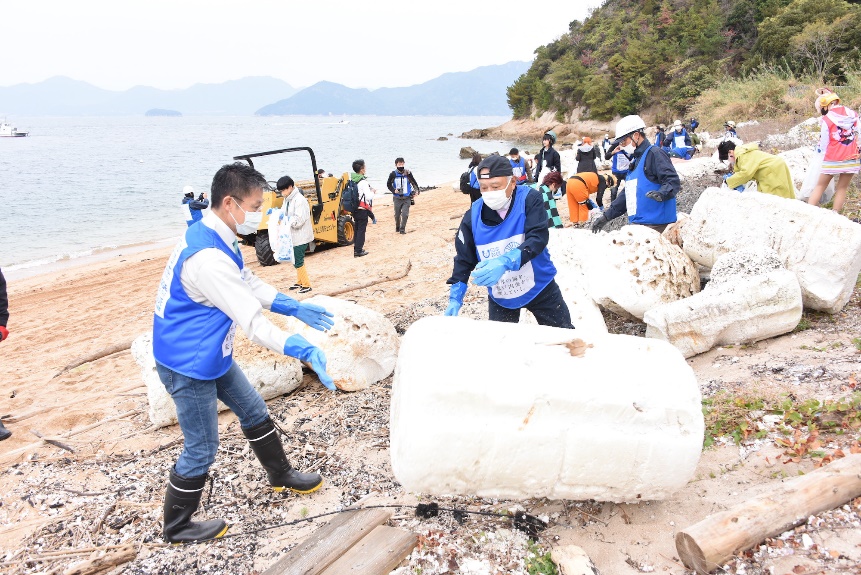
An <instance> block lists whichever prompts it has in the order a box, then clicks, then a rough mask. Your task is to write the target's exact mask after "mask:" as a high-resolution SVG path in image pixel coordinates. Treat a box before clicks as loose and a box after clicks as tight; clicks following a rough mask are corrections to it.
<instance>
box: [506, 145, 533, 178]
mask: <svg viewBox="0 0 861 575" xmlns="http://www.w3.org/2000/svg"><path fill="white" fill-rule="evenodd" d="M508 162H509V163H510V164H511V170H512V171H513V173H514V181H515V182H516V183H517V185H518V186H519V185H520V184H525V183H526V182H527V180H528V179H529V170H527V169H526V160H525V159H524V158H522V157H520V150H518V149H517V148H511V150H510V151H509V152H508Z"/></svg>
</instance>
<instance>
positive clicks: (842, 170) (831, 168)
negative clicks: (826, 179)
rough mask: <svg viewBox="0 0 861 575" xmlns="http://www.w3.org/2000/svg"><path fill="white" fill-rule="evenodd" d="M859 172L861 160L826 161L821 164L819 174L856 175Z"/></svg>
mask: <svg viewBox="0 0 861 575" xmlns="http://www.w3.org/2000/svg"><path fill="white" fill-rule="evenodd" d="M859 171H861V159H855V160H842V161H836V162H835V161H828V160H824V161H823V162H822V170H821V171H820V172H819V173H820V174H826V175H837V174H857V173H858V172H859Z"/></svg>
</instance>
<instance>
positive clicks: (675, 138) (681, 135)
mask: <svg viewBox="0 0 861 575" xmlns="http://www.w3.org/2000/svg"><path fill="white" fill-rule="evenodd" d="M687 138H688V131H687V130H685V129H684V128H682V131H681V132H676V131H675V130H673V131H672V133H671V135H670V141H671V142H672V144H671V146H670V147H672V148H678V149H680V150H684V149H685V148H687V147H688V145H687V143H686V140H687Z"/></svg>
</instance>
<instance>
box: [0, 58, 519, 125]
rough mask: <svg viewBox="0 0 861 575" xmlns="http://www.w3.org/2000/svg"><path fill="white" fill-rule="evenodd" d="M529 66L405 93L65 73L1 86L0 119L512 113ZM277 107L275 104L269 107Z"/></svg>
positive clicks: (263, 81) (462, 76) (488, 69)
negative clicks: (517, 85)
mask: <svg viewBox="0 0 861 575" xmlns="http://www.w3.org/2000/svg"><path fill="white" fill-rule="evenodd" d="M529 65H530V63H529V62H509V63H507V64H501V65H497V66H483V67H481V68H476V69H475V70H472V71H470V72H454V73H449V74H443V75H442V76H439V77H438V78H434V79H433V80H429V81H427V82H425V83H423V84H417V85H415V86H409V87H406V88H379V89H376V90H368V89H365V88H348V87H347V86H344V85H341V84H335V83H332V82H318V83H316V84H314V85H313V86H310V87H308V88H305V89H304V90H300V91H297V90H296V88H293V87H292V86H290V84H288V83H286V82H284V81H283V80H278V79H275V78H271V77H268V76H263V77H249V78H242V79H240V80H231V81H229V82H223V83H221V84H195V85H194V86H191V87H189V88H185V89H183V90H159V89H157V88H150V87H147V86H135V87H134V88H130V89H128V90H125V91H122V92H120V91H113V90H104V89H102V88H97V87H96V86H93V85H92V84H88V83H87V82H82V81H80V80H73V79H71V78H66V77H63V76H56V77H54V78H49V79H48V80H45V81H43V82H38V83H35V84H17V85H15V86H8V87H0V114H10V115H16V116H120V115H123V116H128V115H132V116H138V115H143V114H145V113H146V112H147V111H149V110H153V109H161V110H171V111H176V112H179V113H180V114H182V115H183V116H194V115H198V116H199V115H239V116H244V115H251V114H257V115H261V116H277V115H291V114H300V115H317V114H323V115H326V114H373V115H379V116H409V115H442V116H457V115H499V116H507V115H508V114H510V110H509V109H508V103H507V99H506V88H507V87H508V86H510V85H511V84H512V83H514V81H515V80H517V79H518V78H519V77H520V76H521V75H522V74H524V73H525V72H526V71H527V70H528V69H529ZM272 102H274V103H272Z"/></svg>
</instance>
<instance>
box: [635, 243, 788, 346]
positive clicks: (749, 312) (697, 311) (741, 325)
mask: <svg viewBox="0 0 861 575" xmlns="http://www.w3.org/2000/svg"><path fill="white" fill-rule="evenodd" d="M802 311H803V307H802V304H801V287H799V285H798V280H797V279H796V277H795V274H793V273H792V272H790V271H787V270H786V269H784V268H783V266H782V265H781V264H780V260H779V259H778V256H777V253H775V252H774V250H771V249H765V250H761V251H754V250H750V249H748V250H741V251H738V252H732V253H729V254H726V255H724V256H722V257H721V258H720V259H718V261H717V262H716V263H715V267H714V268H712V274H711V281H710V282H709V283H708V284H707V285H706V287H705V289H704V290H703V291H701V292H700V293H698V294H696V295H694V296H691V297H689V298H687V299H684V300H680V301H676V302H673V303H669V304H665V305H662V306H658V307H656V308H652V309H650V310H649V311H647V312H646V315H645V317H644V318H643V319H644V321H645V322H646V337H651V338H657V339H662V340H664V341H668V342H670V343H671V344H673V345H674V346H676V348H678V350H679V351H680V352H682V355H684V356H685V357H686V358H687V357H691V356H694V355H697V354H698V353H703V352H706V351H708V350H710V349H711V348H713V347H715V346H718V345H723V344H740V343H752V342H755V341H759V340H762V339H767V338H769V337H774V336H777V335H781V334H784V333H789V332H790V331H792V330H793V329H795V327H796V326H797V325H798V322H799V321H800V320H801V313H802Z"/></svg>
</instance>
